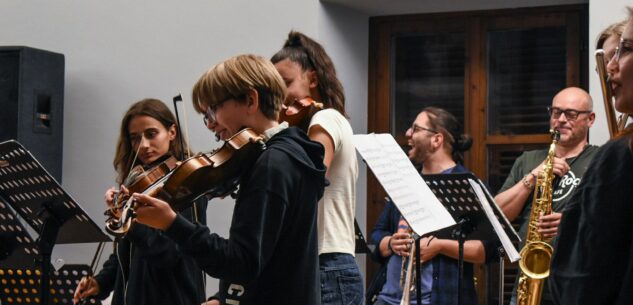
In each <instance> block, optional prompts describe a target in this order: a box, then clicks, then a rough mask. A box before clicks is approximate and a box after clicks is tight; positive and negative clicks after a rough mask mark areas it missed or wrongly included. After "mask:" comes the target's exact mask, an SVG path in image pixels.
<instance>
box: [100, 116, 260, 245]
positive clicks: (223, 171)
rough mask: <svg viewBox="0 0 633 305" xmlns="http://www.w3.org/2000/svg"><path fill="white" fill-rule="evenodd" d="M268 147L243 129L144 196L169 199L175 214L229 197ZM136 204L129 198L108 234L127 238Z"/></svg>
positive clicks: (180, 167) (186, 163)
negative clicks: (206, 200)
mask: <svg viewBox="0 0 633 305" xmlns="http://www.w3.org/2000/svg"><path fill="white" fill-rule="evenodd" d="M265 148H266V146H265V144H264V141H263V138H262V137H261V136H259V135H257V134H256V133H255V132H253V131H252V130H251V129H248V128H247V129H243V130H242V131H240V132H238V133H237V134H235V135H234V136H233V137H231V138H230V139H228V140H227V141H226V142H225V143H224V145H222V147H221V148H219V149H217V150H215V151H213V152H211V153H203V154H198V155H196V156H194V157H191V158H189V159H187V160H185V161H183V162H182V163H180V164H179V165H178V166H177V167H176V168H175V169H174V170H172V171H170V172H169V173H167V174H166V175H164V176H162V177H161V178H159V179H158V180H156V181H155V182H154V183H153V184H152V185H150V186H149V187H147V188H145V189H144V190H143V191H142V192H140V193H143V194H147V195H150V196H153V197H159V198H161V199H164V200H166V201H167V202H169V203H170V205H171V206H172V208H173V209H174V210H175V211H180V210H182V209H184V208H186V207H187V206H188V205H189V203H190V202H192V201H194V200H195V199H197V198H198V197H200V196H202V195H208V196H211V197H222V196H226V195H229V194H231V193H233V192H234V191H235V190H236V188H237V186H238V184H239V178H240V176H241V175H242V173H243V172H244V171H245V170H246V169H248V168H249V167H250V164H252V163H253V162H254V161H255V160H256V159H257V157H258V156H259V154H260V153H261V152H262V151H263V150H264V149H265ZM135 205H136V203H135V201H134V200H133V198H129V199H128V200H127V202H126V203H125V205H124V206H123V207H122V208H121V209H120V210H121V212H120V215H121V216H120V217H119V218H118V219H116V221H113V222H110V223H108V227H107V230H108V232H110V233H111V234H113V235H125V234H126V233H127V231H128V230H129V228H130V226H131V225H132V219H134V216H135V214H134V208H135Z"/></svg>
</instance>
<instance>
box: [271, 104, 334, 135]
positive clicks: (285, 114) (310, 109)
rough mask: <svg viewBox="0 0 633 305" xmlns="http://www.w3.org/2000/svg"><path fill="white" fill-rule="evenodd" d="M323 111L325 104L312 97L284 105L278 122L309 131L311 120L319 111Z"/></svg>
mask: <svg viewBox="0 0 633 305" xmlns="http://www.w3.org/2000/svg"><path fill="white" fill-rule="evenodd" d="M322 109H323V103H319V102H317V101H315V100H313V99H312V98H311V97H309V96H308V97H304V98H302V99H300V100H295V101H294V102H293V103H291V104H290V105H282V106H281V112H280V113H279V120H278V122H279V123H281V122H284V121H285V122H288V125H290V126H297V127H300V128H302V129H304V130H307V127H308V123H309V120H310V118H312V116H313V115H314V114H315V113H316V112H317V111H319V110H322Z"/></svg>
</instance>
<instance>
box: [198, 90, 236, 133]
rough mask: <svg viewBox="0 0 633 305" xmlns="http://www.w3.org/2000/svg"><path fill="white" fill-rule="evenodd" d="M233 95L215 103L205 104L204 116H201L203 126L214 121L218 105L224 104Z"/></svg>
mask: <svg viewBox="0 0 633 305" xmlns="http://www.w3.org/2000/svg"><path fill="white" fill-rule="evenodd" d="M232 98H233V97H227V98H225V99H223V100H221V101H219V102H218V103H216V104H215V105H213V106H211V105H208V106H207V111H205V113H204V116H203V117H202V121H203V122H204V126H209V123H215V122H216V115H215V113H216V111H217V110H218V108H219V107H221V106H222V104H224V103H225V102H226V101H228V100H230V99H232Z"/></svg>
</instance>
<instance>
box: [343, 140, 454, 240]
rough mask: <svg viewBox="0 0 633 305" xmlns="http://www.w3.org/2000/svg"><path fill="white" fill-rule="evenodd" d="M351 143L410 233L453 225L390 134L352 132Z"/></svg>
mask: <svg viewBox="0 0 633 305" xmlns="http://www.w3.org/2000/svg"><path fill="white" fill-rule="evenodd" d="M354 145H355V146H356V150H357V151H358V152H359V153H360V155H361V157H362V158H363V159H364V160H365V162H366V163H367V166H368V167H369V168H370V169H371V171H372V172H373V173H374V175H375V176H376V178H377V179H378V182H380V184H381V185H382V187H383V188H384V189H385V191H386V192H387V194H388V195H389V197H391V200H392V201H393V203H394V204H395V205H396V207H397V208H398V210H399V211H400V213H401V214H402V216H403V217H404V219H405V220H406V221H407V222H408V223H409V226H410V227H411V229H412V230H413V232H415V233H417V234H418V235H420V236H422V235H425V234H427V233H429V232H433V231H437V230H440V229H443V228H446V227H448V226H451V225H454V224H455V220H453V218H452V217H451V215H450V214H449V213H448V211H446V209H445V208H444V206H443V205H442V204H441V203H440V201H439V200H438V199H437V197H435V195H434V194H433V192H432V191H431V189H429V187H428V186H427V184H426V183H425V182H424V180H423V179H422V176H420V173H418V171H417V170H416V169H415V167H414V166H413V164H412V163H411V161H410V160H409V158H408V157H407V156H406V155H405V153H404V152H403V151H402V149H401V148H400V146H399V145H398V143H397V142H396V140H395V139H394V138H393V136H391V135H390V134H368V135H354Z"/></svg>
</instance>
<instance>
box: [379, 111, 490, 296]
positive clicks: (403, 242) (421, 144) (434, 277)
mask: <svg viewBox="0 0 633 305" xmlns="http://www.w3.org/2000/svg"><path fill="white" fill-rule="evenodd" d="M406 137H407V139H408V143H409V146H411V150H409V159H411V161H413V162H414V163H418V164H422V171H421V174H423V175H426V174H450V173H464V172H469V170H467V169H466V168H465V167H464V166H463V165H462V164H461V162H462V160H463V153H464V152H465V151H467V150H468V149H469V148H470V146H471V145H472V139H471V138H470V136H467V135H465V134H463V133H462V131H461V126H460V124H459V122H458V121H457V119H456V118H455V116H453V115H452V114H451V113H449V112H448V111H446V110H444V109H440V108H435V107H427V108H424V109H423V110H422V112H420V114H418V116H417V118H416V119H415V121H414V122H413V124H412V125H411V127H410V128H409V129H408V130H407V133H406ZM408 228H409V227H408V225H407V223H406V221H405V220H404V219H403V218H402V217H401V215H400V212H399V211H398V210H397V209H396V207H395V205H394V204H393V202H391V200H388V201H387V204H386V205H385V208H384V210H383V212H382V214H381V215H380V217H379V218H378V221H377V223H376V225H375V226H374V229H373V231H372V233H371V238H372V242H373V243H374V244H376V245H378V247H376V250H375V251H374V258H376V259H377V260H378V261H380V262H381V263H383V264H387V271H386V282H385V283H384V285H383V286H382V289H381V291H380V293H379V294H378V297H377V300H376V302H375V303H374V304H376V305H385V304H391V305H398V304H400V300H401V299H402V295H403V292H402V289H401V288H400V284H399V282H400V270H401V267H402V257H403V256H407V255H409V250H410V249H411V246H412V243H413V239H412V237H411V234H409V233H408V232H409V229H408ZM495 249H496V244H495V243H494V242H488V241H480V240H468V241H466V242H465V244H464V260H465V261H466V263H465V264H464V286H463V293H464V295H463V304H465V305H466V304H471V305H472V304H477V295H476V293H475V284H474V281H473V265H472V264H473V263H479V264H481V263H483V262H485V261H489V260H490V259H494V258H496V250H495ZM420 254H421V257H420V258H421V259H422V261H423V262H424V263H423V264H422V266H421V278H422V290H421V291H422V304H436V305H444V304H456V303H457V296H458V289H457V284H458V280H457V278H458V261H457V259H458V256H459V248H458V244H457V241H455V240H448V239H440V238H435V237H433V236H429V237H425V238H422V239H421V240H420ZM414 299H415V297H413V296H412V298H411V302H412V304H413V302H415V301H414Z"/></svg>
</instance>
